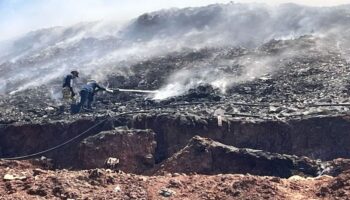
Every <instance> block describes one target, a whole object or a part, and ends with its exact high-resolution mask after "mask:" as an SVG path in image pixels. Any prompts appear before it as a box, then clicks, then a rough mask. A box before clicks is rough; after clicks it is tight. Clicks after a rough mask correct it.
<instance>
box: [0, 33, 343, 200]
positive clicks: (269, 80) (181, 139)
mask: <svg viewBox="0 0 350 200" xmlns="http://www.w3.org/2000/svg"><path fill="white" fill-rule="evenodd" d="M341 52H342V51H341V49H339V47H337V46H336V45H334V43H333V41H331V40H326V39H320V38H315V37H311V36H305V37H301V38H297V39H293V40H273V41H270V42H268V43H266V44H264V45H261V46H260V47H259V48H254V49H246V48H243V47H223V48H211V49H200V50H184V51H182V52H176V53H173V54H170V55H167V56H163V57H157V58H153V59H150V60H146V61H143V62H140V63H138V64H135V65H133V66H131V67H130V69H128V71H125V72H123V73H121V74H118V73H116V74H110V76H109V77H108V82H109V84H110V85H111V87H114V88H130V89H147V90H155V89H159V88H161V89H162V86H164V85H166V84H167V81H168V77H169V76H170V75H171V74H173V73H174V72H177V71H178V70H193V69H196V64H198V65H202V64H203V63H207V64H208V63H210V66H215V70H213V71H212V73H216V74H215V75H217V76H219V75H223V74H225V73H227V74H229V76H223V78H224V79H226V80H230V81H231V82H232V84H231V85H230V87H227V88H225V89H226V90H225V91H222V88H217V87H215V86H212V85H208V84H199V85H196V87H194V88H192V89H190V90H188V91H187V92H186V93H184V94H182V95H179V96H175V97H170V98H166V99H163V100H154V99H152V98H151V97H150V96H146V95H143V94H135V93H122V92H120V93H117V94H113V95H111V94H104V93H101V94H99V95H98V96H97V98H96V104H95V109H94V111H93V112H83V113H79V114H76V115H71V114H70V113H69V109H68V107H69V106H68V105H65V106H62V103H61V102H60V99H59V98H56V96H55V95H57V93H59V90H60V88H59V86H60V84H59V83H58V82H57V83H56V84H53V85H47V86H42V87H39V88H33V89H29V90H25V91H22V92H18V93H16V94H13V95H6V96H5V95H4V96H2V97H1V98H0V157H14V156H21V155H28V154H32V153H36V152H39V151H43V150H47V149H49V148H52V147H55V146H57V145H60V144H62V143H64V142H66V141H68V140H70V139H72V138H75V139H74V140H72V141H70V142H69V143H67V145H64V146H60V147H58V148H57V150H54V151H50V152H48V153H45V154H40V156H42V155H44V156H45V157H42V158H40V156H39V158H37V157H35V158H36V159H34V158H32V159H31V160H28V161H5V160H1V161H0V178H1V181H0V185H1V187H0V194H1V197H0V199H350V194H349V191H350V188H349V187H350V185H349V184H350V182H349V181H348V179H349V175H350V172H349V171H348V170H349V169H350V167H349V166H350V165H349V160H347V158H350V153H349V152H350V149H349V145H348V144H349V142H350V136H349V134H348V130H349V128H350V118H349V113H348V111H349V107H348V106H349V105H350V104H349V100H348V99H349V97H350V96H349V94H350V92H349V88H350V87H349V82H348V77H349V75H350V67H349V64H348V62H347V60H346V56H345V55H343V54H342V53H341ZM249 60H254V61H249ZM242 61H245V62H242ZM257 63H258V64H257ZM256 65H258V66H260V65H261V67H260V68H259V67H258V68H256ZM253 66H255V68H252V69H254V70H257V71H259V72H255V71H254V73H253V72H251V71H250V70H249V69H250V67H253ZM125 74H127V75H125ZM220 89H221V90H220ZM129 112H130V113H129ZM94 125H96V126H95V127H94V128H91V127H92V126H94ZM84 132H85V133H84ZM81 133H84V134H83V135H81ZM108 158H115V159H116V160H117V161H118V162H117V164H116V165H115V166H113V167H111V166H107V165H106V163H105V161H106V160H107V159H108ZM108 168H109V169H108Z"/></svg>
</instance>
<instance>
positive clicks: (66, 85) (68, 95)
mask: <svg viewBox="0 0 350 200" xmlns="http://www.w3.org/2000/svg"><path fill="white" fill-rule="evenodd" d="M78 77H79V72H78V71H71V74H68V75H67V76H65V77H64V80H63V85H62V94H63V99H64V100H70V99H73V98H74V96H75V92H74V90H73V80H74V79H75V78H78Z"/></svg>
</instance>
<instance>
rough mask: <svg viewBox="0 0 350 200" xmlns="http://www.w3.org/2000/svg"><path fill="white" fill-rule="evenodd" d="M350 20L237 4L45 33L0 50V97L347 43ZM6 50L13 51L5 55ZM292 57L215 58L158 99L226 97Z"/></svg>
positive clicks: (345, 11)
mask: <svg viewBox="0 0 350 200" xmlns="http://www.w3.org/2000/svg"><path fill="white" fill-rule="evenodd" d="M349 16H350V7H348V6H343V7H330V8H316V7H305V6H298V5H295V4H284V5H280V6H267V5H264V4H236V3H230V4H216V5H210V6H206V7H199V8H186V9H170V10H162V11H158V12H154V13H148V14H144V15H142V16H140V17H138V18H136V19H134V20H132V21H130V22H129V23H127V24H120V23H114V22H111V21H107V22H106V21H98V22H90V23H80V24H77V25H73V26H70V27H56V28H50V29H43V30H38V31H34V32H31V33H28V34H27V35H25V36H23V37H20V38H18V39H16V40H14V41H10V42H7V43H6V48H5V45H1V44H0V72H1V73H0V80H1V84H0V93H11V94H13V93H16V92H19V91H23V90H25V89H28V88H33V87H37V86H40V85H50V84H53V83H57V81H58V80H61V79H62V78H63V76H64V75H65V74H66V73H69V71H71V70H73V69H77V70H79V71H80V72H81V74H82V77H86V78H93V79H97V80H100V81H102V80H104V79H105V78H106V77H107V75H109V74H112V73H117V74H123V75H125V76H128V75H131V74H133V72H132V71H131V70H130V66H132V65H133V64H136V63H138V62H141V61H144V60H147V59H151V58H153V57H158V56H164V55H167V54H171V53H172V52H180V51H182V50H183V49H195V50H198V49H201V48H207V47H209V48H216V47H223V46H244V47H246V48H251V49H254V48H256V47H258V46H260V45H261V44H264V43H266V42H268V41H270V40H271V39H292V38H297V37H300V36H302V35H314V36H318V37H324V38H329V37H330V36H335V37H336V38H344V37H345V35H346V34H347V35H349V34H348V33H349V30H350V29H349V27H350V26H349V25H350V17H349ZM343 36H344V37H343ZM345 38H346V39H339V41H337V42H338V48H339V49H342V52H344V53H345V52H346V50H345V49H348V47H349V42H348V41H349V40H347V38H348V36H347V37H345ZM2 47H3V48H2ZM4 48H5V49H6V51H1V49H4ZM293 53H298V50H296V51H293ZM289 54H290V51H289V52H286V53H284V54H280V55H278V56H270V55H264V56H256V57H254V56H253V57H252V56H251V57H249V56H241V57H239V58H237V59H234V60H228V59H223V58H221V59H220V60H219V61H218V60H217V59H216V60H215V56H213V58H208V59H206V60H203V61H201V62H196V63H190V64H188V65H186V66H182V67H181V69H180V70H179V71H177V72H175V73H174V74H172V75H171V76H170V77H169V78H168V81H167V84H165V85H164V86H163V87H162V88H161V89H160V90H159V91H160V92H159V93H158V94H157V95H156V97H155V98H157V99H163V98H167V97H170V96H174V95H180V94H183V93H184V92H186V91H187V90H188V89H190V88H193V87H196V86H198V85H200V84H211V85H213V86H214V87H217V88H219V89H220V90H221V91H222V92H225V91H226V90H227V89H228V88H229V87H231V86H232V85H234V84H239V83H242V82H245V81H250V80H254V79H255V78H258V77H260V76H263V75H264V74H267V73H272V72H273V71H274V70H276V65H277V64H276V63H278V61H279V60H280V59H282V58H284V57H286V56H287V55H289ZM289 56H290V55H289ZM344 56H345V55H344ZM218 66H219V67H218ZM220 66H225V67H227V66H229V67H230V69H231V71H235V70H236V68H240V72H239V73H228V72H227V71H225V70H223V69H221V68H220ZM223 68H224V67H223Z"/></svg>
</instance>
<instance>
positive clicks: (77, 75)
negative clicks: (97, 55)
mask: <svg viewBox="0 0 350 200" xmlns="http://www.w3.org/2000/svg"><path fill="white" fill-rule="evenodd" d="M70 73H71V74H73V75H74V76H76V77H79V72H78V71H76V70H73V71H71V72H70Z"/></svg>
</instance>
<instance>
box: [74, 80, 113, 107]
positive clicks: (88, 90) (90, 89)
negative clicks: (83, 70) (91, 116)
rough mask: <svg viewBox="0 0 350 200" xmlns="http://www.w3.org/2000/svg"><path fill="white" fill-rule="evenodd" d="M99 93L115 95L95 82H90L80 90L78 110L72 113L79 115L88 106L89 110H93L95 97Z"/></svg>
mask: <svg viewBox="0 0 350 200" xmlns="http://www.w3.org/2000/svg"><path fill="white" fill-rule="evenodd" d="M99 91H106V92H109V93H113V90H110V89H108V88H105V87H102V86H100V85H99V84H98V83H97V82H96V81H95V80H90V81H88V83H87V84H86V85H84V86H83V87H82V89H81V90H80V93H79V94H80V102H79V103H78V104H77V105H76V108H75V109H74V110H72V113H78V112H80V110H81V109H82V108H84V107H85V106H86V108H87V109H88V110H91V109H92V107H91V105H92V102H93V101H94V96H95V94H96V93H97V92H99Z"/></svg>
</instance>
